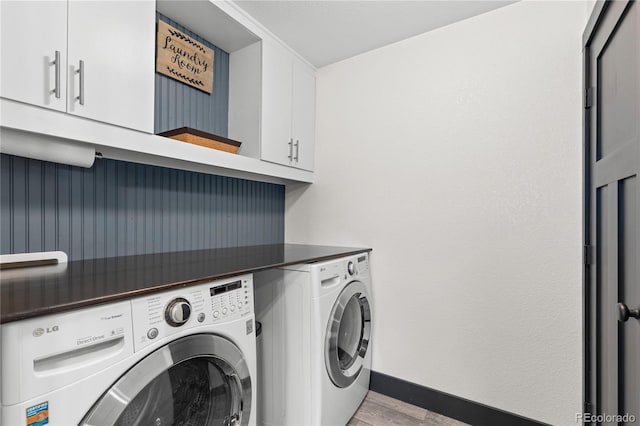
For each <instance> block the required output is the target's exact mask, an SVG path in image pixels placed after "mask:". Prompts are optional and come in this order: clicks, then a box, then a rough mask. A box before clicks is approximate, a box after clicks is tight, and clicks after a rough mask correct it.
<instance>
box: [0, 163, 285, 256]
mask: <svg viewBox="0 0 640 426" xmlns="http://www.w3.org/2000/svg"><path fill="white" fill-rule="evenodd" d="M0 174H1V176H0V177H1V180H0V202H1V210H0V226H1V227H0V251H1V252H2V253H3V254H5V253H23V252H34V251H49V250H62V251H65V252H66V253H67V254H68V255H69V257H70V259H72V260H77V259H91V258H101V257H113V256H124V255H133V254H146V253H160V252H168V251H180V250H196V249H206V248H218V247H237V246H245V245H257V244H279V243H282V242H284V187H283V186H282V185H276V184H269V183H262V182H252V181H247V180H242V179H235V178H228V177H222V176H214V175H207V174H203V173H194V172H188V171H183V170H174V169H167V168H162V167H156V166H148V165H142V164H135V163H128V162H124V161H115V160H106V159H96V162H95V164H94V166H93V167H92V168H90V169H84V168H80V167H73V166H66V165H62V164H55V163H49V162H45V161H38V160H31V159H26V158H22V157H15V156H11V155H6V154H2V155H1V163H0Z"/></svg>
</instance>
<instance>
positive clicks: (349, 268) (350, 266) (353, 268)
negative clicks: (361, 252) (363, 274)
mask: <svg viewBox="0 0 640 426" xmlns="http://www.w3.org/2000/svg"><path fill="white" fill-rule="evenodd" d="M347 272H349V275H353V274H355V273H356V265H354V264H353V262H349V263H348V264H347Z"/></svg>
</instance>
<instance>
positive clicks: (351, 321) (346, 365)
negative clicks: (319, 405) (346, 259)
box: [325, 281, 371, 388]
mask: <svg viewBox="0 0 640 426" xmlns="http://www.w3.org/2000/svg"><path fill="white" fill-rule="evenodd" d="M367 298H368V294H367V289H366V288H365V286H364V284H362V283H361V282H360V281H353V282H351V283H349V284H347V286H346V287H345V288H344V289H343V290H342V292H341V293H340V296H339V297H338V300H337V301H336V303H335V305H334V306H333V309H332V310H331V315H329V324H328V327H327V337H326V342H325V364H326V366H327V373H329V377H330V378H331V381H332V382H333V383H334V384H335V385H336V386H338V387H341V388H345V387H347V386H349V385H350V384H351V383H353V382H354V381H355V380H356V379H357V378H358V375H359V374H360V371H361V370H362V366H363V364H364V357H365V355H366V354H367V349H368V346H369V339H370V338H371V309H370V307H369V300H368V299H367Z"/></svg>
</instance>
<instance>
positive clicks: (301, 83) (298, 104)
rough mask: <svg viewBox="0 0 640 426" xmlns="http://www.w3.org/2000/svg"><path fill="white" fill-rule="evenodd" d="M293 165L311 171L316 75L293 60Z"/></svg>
mask: <svg viewBox="0 0 640 426" xmlns="http://www.w3.org/2000/svg"><path fill="white" fill-rule="evenodd" d="M292 114H293V120H292V122H291V134H292V136H293V141H294V150H293V159H294V162H293V165H294V166H296V167H299V168H301V169H305V170H310V171H313V158H314V149H315V136H316V135H315V129H316V127H315V121H316V76H315V73H314V72H313V70H312V69H310V68H309V67H307V66H306V65H305V64H303V63H302V62H300V61H298V60H295V61H294V66H293V112H292Z"/></svg>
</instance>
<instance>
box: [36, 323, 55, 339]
mask: <svg viewBox="0 0 640 426" xmlns="http://www.w3.org/2000/svg"><path fill="white" fill-rule="evenodd" d="M58 330H60V327H58V326H57V325H54V326H53V327H47V328H36V329H35V330H33V333H31V334H33V337H40V336H42V335H43V334H45V333H55V332H56V331H58Z"/></svg>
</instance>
